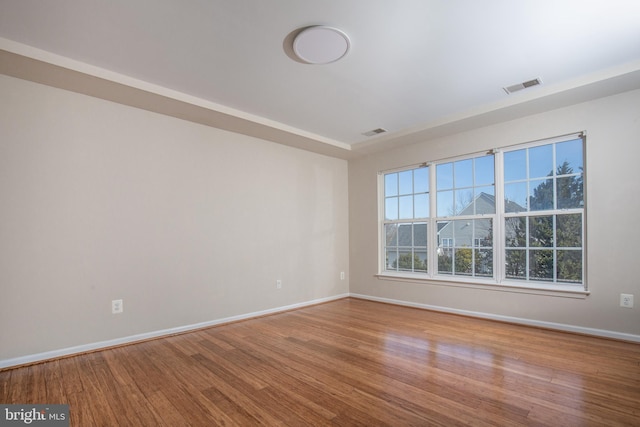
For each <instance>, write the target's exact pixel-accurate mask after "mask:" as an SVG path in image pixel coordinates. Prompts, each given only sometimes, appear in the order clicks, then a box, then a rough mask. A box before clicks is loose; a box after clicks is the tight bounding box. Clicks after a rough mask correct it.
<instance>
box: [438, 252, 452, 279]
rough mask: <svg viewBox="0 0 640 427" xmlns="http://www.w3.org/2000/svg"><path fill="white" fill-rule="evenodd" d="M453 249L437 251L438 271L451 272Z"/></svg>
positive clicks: (442, 272)
mask: <svg viewBox="0 0 640 427" xmlns="http://www.w3.org/2000/svg"><path fill="white" fill-rule="evenodd" d="M452 258H453V249H442V250H439V251H438V273H441V274H453V262H452Z"/></svg>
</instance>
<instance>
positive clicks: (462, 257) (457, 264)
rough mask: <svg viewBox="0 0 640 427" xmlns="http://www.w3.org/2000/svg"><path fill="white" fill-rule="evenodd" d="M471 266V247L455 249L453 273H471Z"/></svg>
mask: <svg viewBox="0 0 640 427" xmlns="http://www.w3.org/2000/svg"><path fill="white" fill-rule="evenodd" d="M472 266H473V252H472V251H471V248H462V249H455V254H454V271H455V274H462V275H465V276H466V275H469V276H470V275H471V271H472V270H471V267H472Z"/></svg>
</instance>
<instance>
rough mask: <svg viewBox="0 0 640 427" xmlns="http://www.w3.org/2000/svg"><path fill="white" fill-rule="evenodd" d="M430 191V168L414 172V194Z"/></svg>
mask: <svg viewBox="0 0 640 427" xmlns="http://www.w3.org/2000/svg"><path fill="white" fill-rule="evenodd" d="M428 191H429V168H428V167H426V168H419V169H414V171H413V192H414V193H427V192H428Z"/></svg>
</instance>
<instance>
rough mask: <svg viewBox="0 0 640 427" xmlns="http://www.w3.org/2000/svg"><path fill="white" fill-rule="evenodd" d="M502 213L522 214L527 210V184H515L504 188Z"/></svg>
mask: <svg viewBox="0 0 640 427" xmlns="http://www.w3.org/2000/svg"><path fill="white" fill-rule="evenodd" d="M504 198H505V200H504V211H505V212H523V211H526V210H527V183H526V182H517V183H514V184H506V185H505V186H504Z"/></svg>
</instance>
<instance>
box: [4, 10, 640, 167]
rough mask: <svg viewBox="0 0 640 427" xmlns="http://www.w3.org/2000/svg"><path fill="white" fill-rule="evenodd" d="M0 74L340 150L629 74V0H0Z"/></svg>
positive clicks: (638, 32)
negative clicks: (317, 40) (300, 37)
mask: <svg viewBox="0 0 640 427" xmlns="http://www.w3.org/2000/svg"><path fill="white" fill-rule="evenodd" d="M311 25H329V26H332V27H337V28H339V29H341V30H342V31H344V32H345V33H346V34H347V35H348V36H349V38H350V41H351V49H350V51H349V52H348V53H347V55H346V56H345V57H344V58H342V59H340V60H339V61H337V62H334V63H331V64H325V65H311V64H305V63H303V62H301V61H300V60H296V58H295V56H294V55H293V53H292V50H291V43H292V39H293V37H294V36H295V34H296V33H297V32H299V30H300V29H302V28H305V27H308V26H311ZM0 72H2V73H4V74H7V75H12V76H16V77H20V78H24V79H28V80H32V81H37V82H41V83H45V84H49V85H52V86H56V87H62V88H65V89H69V90H73V91H76V92H81V93H87V94H90V95H93V96H98V97H101V98H105V99H109V100H113V101H117V102H121V103H123V104H128V105H133V106H136V107H140V108H145V109H148V110H151V111H158V112H160V113H163V114H169V115H172V116H175V117H180V118H184V119H187V120H192V121H195V122H199V123H204V124H207V125H211V126H216V127H220V128H222V129H228V130H232V131H235V132H240V133H244V134H247V135H252V136H256V137H260V138H263V139H266V140H270V141H275V142H279V143H284V144H287V145H292V146H297V147H300V148H304V149H308V150H311V151H315V152H319V153H323V154H328V155H333V156H337V157H341V158H350V157H352V156H354V155H357V154H359V153H368V152H372V151H376V150H381V149H388V148H392V147H394V146H401V145H405V144H410V143H414V142H418V141H424V140H426V139H429V138H433V137H436V136H441V135H445V134H449V133H453V132H460V131H464V130H467V129H471V128H473V127H477V126H483V125H487V124H491V123H495V122H498V121H503V120H509V119H512V118H516V117H521V116H523V115H527V114H534V113H536V112H540V111H544V110H548V109H551V108H558V107H562V106H565V105H569V104H571V103H575V102H581V101H584V100H588V99H593V98H595V97H600V96H606V95H609V94H614V93H618V92H622V91H626V90H631V89H636V88H640V1H638V0H601V1H595V0H519V1H513V0H399V1H391V0H349V1H345V0H323V1H315V0H269V1H265V0H189V1H184V0H135V1H131V0H102V1H99V0H92V1H87V0H56V1H42V0H20V1H15V0H0ZM534 78H540V79H541V80H542V82H543V84H542V85H539V86H535V87H532V88H529V89H526V90H522V91H519V92H516V93H513V94H507V93H506V92H505V91H504V90H503V87H505V86H510V85H513V84H517V83H521V82H524V81H528V80H531V79H534ZM376 128H384V129H386V130H387V132H386V133H383V134H380V135H376V136H372V137H367V136H364V135H363V133H365V132H367V131H370V130H372V129H376Z"/></svg>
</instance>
